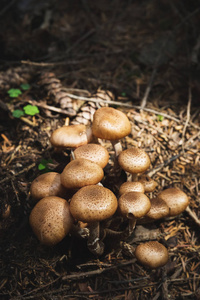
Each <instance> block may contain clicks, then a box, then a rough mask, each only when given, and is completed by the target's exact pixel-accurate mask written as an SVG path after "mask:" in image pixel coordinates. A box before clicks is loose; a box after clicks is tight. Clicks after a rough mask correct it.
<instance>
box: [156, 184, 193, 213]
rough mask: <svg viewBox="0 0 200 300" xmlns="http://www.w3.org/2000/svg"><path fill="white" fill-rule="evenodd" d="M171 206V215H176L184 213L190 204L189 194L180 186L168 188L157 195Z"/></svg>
mask: <svg viewBox="0 0 200 300" xmlns="http://www.w3.org/2000/svg"><path fill="white" fill-rule="evenodd" d="M157 197H158V198H160V199H162V200H164V201H165V202H166V203H167V205H168V206H169V215H170V216H176V215H179V214H180V213H182V212H183V211H184V210H185V209H186V207H187V206H188V205H189V199H188V196H187V195H186V194H185V193H184V192H183V191H181V190H180V189H178V188H168V189H166V190H163V191H162V192H160V193H159V194H158V196H157Z"/></svg>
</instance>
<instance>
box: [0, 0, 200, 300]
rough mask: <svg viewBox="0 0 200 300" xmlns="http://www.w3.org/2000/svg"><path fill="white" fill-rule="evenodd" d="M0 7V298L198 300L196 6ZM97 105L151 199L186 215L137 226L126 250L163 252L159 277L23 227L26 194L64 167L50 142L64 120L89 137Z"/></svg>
mask: <svg viewBox="0 0 200 300" xmlns="http://www.w3.org/2000/svg"><path fill="white" fill-rule="evenodd" d="M2 2H3V4H2V7H1V8H0V26H1V33H0V48H1V53H0V61H1V66H0V133H1V136H0V155H1V169H0V183H1V184H0V190H1V192H0V203H1V204H0V217H1V221H0V222H1V223H0V236H1V243H0V252H1V256H0V298H1V299H126V300H130V299H143V300H145V299H153V300H156V299H165V300H166V299H171V300H174V299H200V288H199V285H200V260H199V258H200V243H199V242H200V237H199V226H200V210H199V206H200V190H199V184H200V159H199V158H200V152H199V149H200V118H199V115H200V106H199V104H200V86H199V78H200V62H199V57H200V31H199V28H200V24H199V23H200V22H199V20H200V2H199V1H193V2H190V1H181V2H178V1H164V0H162V1H157V0H152V1H118V0H113V1H109V4H108V1H105V0H103V1H97V2H96V1H84V0H82V1H78V0H76V1H63V0H59V1H56V4H54V1H46V2H44V3H39V1H36V0H35V1H34V0H32V1H11V2H10V3H9V5H8V3H7V1H2ZM13 89H14V90H13ZM99 90H101V91H106V94H105V93H104V92H102V96H101V98H99V96H98V95H97V92H98V91H99ZM27 105H31V106H29V107H28V108H27ZM103 105H107V106H112V107H114V108H117V109H119V110H122V111H123V112H124V113H126V114H127V116H128V118H129V120H130V122H131V124H132V131H131V134H130V135H129V136H127V137H125V138H124V139H123V141H122V144H123V148H124V149H125V148H127V147H132V146H134V147H140V148H142V149H144V150H145V151H146V152H147V153H148V154H149V156H150V159H151V167H150V169H149V170H148V172H149V174H150V175H151V177H152V178H153V179H154V180H155V181H156V182H157V183H158V186H157V188H156V190H155V192H154V193H153V194H149V197H152V196H153V195H154V196H155V195H157V194H158V193H159V192H160V191H162V190H163V189H165V188H168V187H179V188H180V189H181V190H183V191H184V192H185V193H186V194H187V195H188V197H189V201H190V204H189V207H190V210H187V211H184V212H183V213H182V214H180V215H178V216H176V217H173V218H168V219H162V220H159V221H157V222H155V223H153V224H150V225H149V224H148V225H147V226H142V227H141V225H138V226H136V231H135V237H138V240H137V242H136V244H137V243H141V242H144V241H147V240H151V239H156V240H158V241H159V242H161V243H162V244H163V245H165V247H167V249H168V251H169V261H168V263H167V264H166V265H165V266H164V267H163V268H159V269H156V270H150V269H148V268H146V267H144V266H142V265H141V264H140V263H139V262H137V261H136V259H135V258H134V257H129V255H128V254H127V253H126V252H123V251H121V250H120V249H111V250H110V249H106V251H105V253H104V254H103V255H102V256H100V257H98V258H97V257H95V256H94V255H92V254H91V253H90V252H89V251H88V249H87V247H86V243H85V240H79V239H78V240H76V238H74V237H71V236H67V237H66V238H65V239H64V240H63V241H62V242H60V243H59V244H58V245H56V246H54V247H45V246H42V245H41V244H40V243H39V242H38V240H37V238H36V237H35V236H34V234H33V232H32V230H31V228H30V226H29V222H28V220H29V214H30V211H31V209H32V207H33V204H32V202H31V199H30V194H29V189H30V185H31V182H32V181H33V180H34V178H36V177H37V176H38V175H40V174H42V172H45V171H48V170H50V171H57V172H59V173H60V172H62V170H63V168H64V166H65V165H66V164H67V162H68V161H69V155H70V154H69V151H65V152H63V153H59V154H58V153H56V152H55V150H54V149H53V147H52V146H51V144H50V141H49V139H50V136H51V133H52V131H53V130H54V129H56V128H58V127H59V126H62V125H63V124H64V123H65V121H66V118H67V121H68V122H69V124H74V123H84V124H88V125H89V124H90V123H91V121H92V116H93V113H94V111H95V110H96V109H97V108H99V107H100V106H103ZM28 109H29V111H28ZM102 143H103V144H104V145H105V146H106V148H107V149H108V150H109V152H110V155H111V157H112V155H113V152H112V147H111V144H110V143H109V142H107V141H102ZM137 230H138V231H139V235H137Z"/></svg>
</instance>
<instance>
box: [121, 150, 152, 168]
mask: <svg viewBox="0 0 200 300" xmlns="http://www.w3.org/2000/svg"><path fill="white" fill-rule="evenodd" d="M118 162H119V165H120V166H121V168H122V169H124V170H125V171H127V172H129V173H131V174H134V173H142V172H144V171H146V170H147V169H148V168H149V166H150V163H151V162H150V158H149V155H148V154H147V153H146V152H145V151H144V150H142V149H139V148H129V149H126V150H124V151H122V152H121V153H120V154H119V157H118Z"/></svg>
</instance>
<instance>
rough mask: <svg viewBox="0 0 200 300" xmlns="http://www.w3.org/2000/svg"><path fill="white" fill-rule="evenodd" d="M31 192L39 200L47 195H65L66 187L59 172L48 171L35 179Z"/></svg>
mask: <svg viewBox="0 0 200 300" xmlns="http://www.w3.org/2000/svg"><path fill="white" fill-rule="evenodd" d="M30 194H31V196H32V198H33V199H34V200H35V201H38V200H40V199H42V198H44V197H47V196H58V197H64V196H65V195H66V189H65V188H64V186H63V185H62V184H61V180H60V174H59V173H56V172H48V173H45V174H42V175H39V176H38V177H37V178H35V179H34V180H33V182H32V184H31V187H30Z"/></svg>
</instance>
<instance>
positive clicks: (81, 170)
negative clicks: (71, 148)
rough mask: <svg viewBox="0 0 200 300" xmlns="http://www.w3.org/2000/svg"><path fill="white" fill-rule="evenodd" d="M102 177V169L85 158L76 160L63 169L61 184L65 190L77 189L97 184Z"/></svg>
mask: <svg viewBox="0 0 200 300" xmlns="http://www.w3.org/2000/svg"><path fill="white" fill-rule="evenodd" d="M103 176H104V172H103V169H102V168H101V167H100V166H99V165H97V164H96V163H94V162H92V161H90V160H88V159H85V158H77V159H75V160H72V161H71V162H70V163H68V164H67V165H66V167H65V168H64V170H63V172H62V173H61V183H62V185H63V186H64V187H66V188H69V189H78V188H81V187H83V186H86V185H91V184H97V183H98V182H100V181H101V180H102V178H103Z"/></svg>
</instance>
